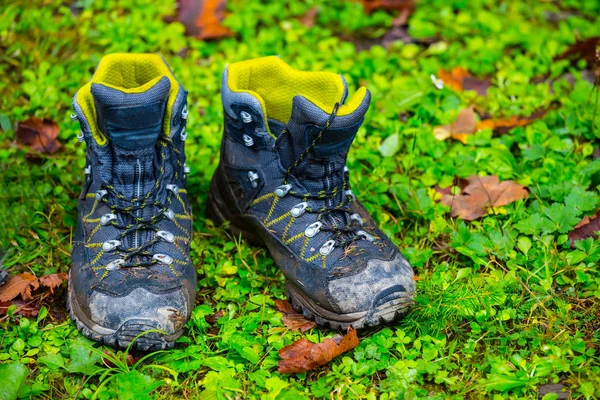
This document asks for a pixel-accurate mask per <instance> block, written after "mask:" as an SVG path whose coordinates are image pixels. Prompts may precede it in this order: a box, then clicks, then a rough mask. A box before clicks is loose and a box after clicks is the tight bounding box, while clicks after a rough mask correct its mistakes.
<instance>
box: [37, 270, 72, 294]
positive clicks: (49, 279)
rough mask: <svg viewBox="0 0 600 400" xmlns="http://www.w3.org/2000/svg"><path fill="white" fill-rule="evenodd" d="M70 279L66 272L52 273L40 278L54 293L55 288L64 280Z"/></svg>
mask: <svg viewBox="0 0 600 400" xmlns="http://www.w3.org/2000/svg"><path fill="white" fill-rule="evenodd" d="M68 279H69V275H68V274H66V273H64V272H59V273H58V274H51V275H47V276H43V277H41V278H40V283H41V284H42V285H44V286H46V287H48V288H49V289H50V293H54V289H56V288H57V287H59V286H60V284H61V283H63V281H66V280H68Z"/></svg>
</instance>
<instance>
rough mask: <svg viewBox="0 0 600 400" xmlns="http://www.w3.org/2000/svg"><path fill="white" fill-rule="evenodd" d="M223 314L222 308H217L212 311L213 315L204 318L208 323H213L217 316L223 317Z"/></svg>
mask: <svg viewBox="0 0 600 400" xmlns="http://www.w3.org/2000/svg"><path fill="white" fill-rule="evenodd" d="M223 315H225V312H224V311H223V310H219V311H217V312H216V313H214V314H213V315H207V316H205V317H204V320H205V321H206V322H208V323H209V324H211V325H214V324H215V323H216V322H217V320H218V319H219V318H221V317H223Z"/></svg>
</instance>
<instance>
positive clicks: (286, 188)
mask: <svg viewBox="0 0 600 400" xmlns="http://www.w3.org/2000/svg"><path fill="white" fill-rule="evenodd" d="M290 190H292V185H290V184H289V183H288V184H286V185H281V186H279V187H278V188H277V189H275V195H276V196H277V197H284V196H285V195H286V194H288V193H289V192H290Z"/></svg>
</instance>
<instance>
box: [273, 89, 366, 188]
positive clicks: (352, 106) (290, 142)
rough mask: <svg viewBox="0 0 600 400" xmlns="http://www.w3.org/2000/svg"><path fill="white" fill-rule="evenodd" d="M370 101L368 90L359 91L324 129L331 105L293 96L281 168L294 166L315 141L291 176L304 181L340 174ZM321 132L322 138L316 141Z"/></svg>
mask: <svg viewBox="0 0 600 400" xmlns="http://www.w3.org/2000/svg"><path fill="white" fill-rule="evenodd" d="M370 102H371V95H370V93H369V91H368V90H366V89H365V88H361V89H359V90H358V91H357V92H356V93H355V94H354V96H352V98H351V99H350V101H348V103H347V104H346V105H343V106H339V108H338V110H337V113H336V116H335V117H334V118H333V122H332V123H331V125H330V126H329V128H328V129H324V128H325V125H326V124H327V121H328V120H329V119H330V118H331V114H332V112H333V104H331V105H322V104H316V102H313V101H311V100H309V99H308V98H306V97H303V96H300V95H298V96H296V97H294V99H293V108H292V115H291V117H290V120H289V122H288V125H287V128H288V130H289V134H288V135H284V137H282V141H284V140H287V143H282V144H281V146H279V148H280V149H281V150H280V151H281V152H282V154H281V155H282V162H283V163H284V164H285V165H284V167H285V168H286V169H287V168H288V167H289V166H291V165H293V164H294V163H295V162H296V160H298V159H299V157H300V156H301V154H302V153H303V152H304V151H305V150H306V149H307V148H308V147H310V146H311V144H312V143H313V142H314V141H315V139H316V140H317V142H316V144H315V146H314V147H313V149H312V150H311V152H310V156H309V157H306V158H305V160H304V161H303V162H302V163H301V164H300V165H298V166H297V167H295V168H294V174H295V175H297V176H302V177H303V178H309V179H322V178H323V177H324V175H325V174H331V173H335V172H339V171H343V168H344V166H345V165H346V155H347V154H348V150H349V149H350V145H351V144H352V141H353V140H354V137H355V135H356V132H357V131H358V129H359V128H360V126H361V124H362V122H363V120H364V116H365V113H366V112H367V110H368V108H369V104H370ZM321 132H323V133H322V135H321V138H320V139H317V138H318V136H319V134H320V133H321ZM317 166H322V167H323V168H316V167H317ZM325 167H327V168H325ZM319 190H323V188H320V189H319Z"/></svg>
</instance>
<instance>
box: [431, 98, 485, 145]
mask: <svg viewBox="0 0 600 400" xmlns="http://www.w3.org/2000/svg"><path fill="white" fill-rule="evenodd" d="M476 125H477V120H475V112H474V111H473V107H472V106H471V107H469V108H465V109H464V110H462V111H461V112H460V113H459V114H458V117H457V118H456V121H455V122H453V123H452V124H450V125H441V126H436V127H435V128H433V136H435V138H436V139H437V140H446V139H448V138H452V139H456V140H460V141H461V142H463V143H464V144H467V137H468V136H469V135H472V134H473V133H475V127H476Z"/></svg>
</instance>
